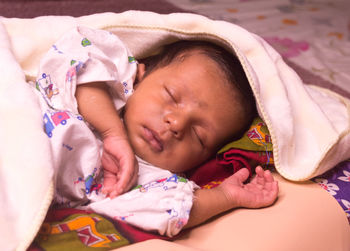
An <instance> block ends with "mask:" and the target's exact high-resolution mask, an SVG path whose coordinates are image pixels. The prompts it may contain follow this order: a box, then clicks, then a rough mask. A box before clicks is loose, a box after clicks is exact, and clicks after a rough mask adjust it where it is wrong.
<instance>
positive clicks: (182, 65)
mask: <svg viewBox="0 0 350 251" xmlns="http://www.w3.org/2000/svg"><path fill="white" fill-rule="evenodd" d="M224 81H225V80H224V76H223V74H222V72H221V71H220V70H219V68H218V66H217V65H216V63H214V62H213V61H212V60H211V59H209V58H208V57H207V56H205V55H202V54H199V53H195V54H193V55H191V56H188V57H186V58H185V59H184V60H183V61H181V62H179V61H175V62H173V63H171V64H170V65H168V66H166V67H161V68H159V69H156V70H154V71H153V72H152V73H150V74H149V75H147V76H146V77H145V78H144V79H142V81H141V82H140V83H139V84H138V86H137V88H136V90H135V92H134V94H133V95H132V96H131V97H130V98H129V100H128V101H127V104H126V107H125V114H124V122H125V125H126V129H127V133H128V136H129V139H130V143H131V145H132V147H133V149H134V151H135V154H136V155H138V156H139V157H141V158H142V159H144V160H146V161H148V162H150V163H151V164H153V165H155V166H158V167H160V168H163V169H167V170H170V171H172V172H175V173H176V172H183V171H187V170H189V169H190V168H192V167H195V166H197V165H199V164H201V163H202V162H204V161H205V160H207V159H208V158H209V157H210V156H211V155H212V154H214V153H215V151H216V150H217V148H218V147H219V146H220V145H221V144H222V143H223V142H224V141H226V140H227V139H230V137H232V136H233V135H234V133H235V132H236V131H237V128H238V127H239V126H238V124H239V123H240V115H239V112H238V111H237V108H236V106H235V101H234V92H233V90H232V89H231V88H230V87H229V86H228V84H224V83H223V82H224Z"/></svg>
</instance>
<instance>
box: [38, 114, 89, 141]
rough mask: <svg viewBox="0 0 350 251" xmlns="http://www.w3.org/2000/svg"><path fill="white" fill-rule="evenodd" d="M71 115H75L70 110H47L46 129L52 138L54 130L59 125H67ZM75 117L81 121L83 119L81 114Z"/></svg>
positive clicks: (45, 117)
mask: <svg viewBox="0 0 350 251" xmlns="http://www.w3.org/2000/svg"><path fill="white" fill-rule="evenodd" d="M71 117H73V116H72V114H70V113H69V112H68V111H55V110H47V111H46V112H45V113H44V116H43V121H44V131H45V133H46V134H47V136H49V138H51V137H52V132H53V130H54V129H55V128H56V127H57V126H59V125H66V124H67V121H68V120H69V119H70V118H71ZM74 117H75V118H77V119H78V120H80V121H83V117H82V116H81V115H76V116H74Z"/></svg>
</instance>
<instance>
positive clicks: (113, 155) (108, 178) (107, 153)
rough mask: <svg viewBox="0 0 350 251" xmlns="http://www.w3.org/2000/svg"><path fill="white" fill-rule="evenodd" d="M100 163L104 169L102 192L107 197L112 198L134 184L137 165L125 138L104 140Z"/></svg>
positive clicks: (114, 137) (115, 137)
mask: <svg viewBox="0 0 350 251" xmlns="http://www.w3.org/2000/svg"><path fill="white" fill-rule="evenodd" d="M101 161H102V166H103V169H104V181H103V189H102V192H103V193H105V194H106V195H107V196H109V197H111V198H114V197H116V196H118V195H120V194H122V193H124V192H126V191H128V190H129V189H130V188H131V187H132V186H133V185H134V184H135V182H136V180H137V174H138V163H137V160H136V158H135V155H134V152H133V150H132V149H131V146H130V144H129V141H128V140H127V138H124V137H117V136H110V137H106V138H104V140H103V153H102V160H101Z"/></svg>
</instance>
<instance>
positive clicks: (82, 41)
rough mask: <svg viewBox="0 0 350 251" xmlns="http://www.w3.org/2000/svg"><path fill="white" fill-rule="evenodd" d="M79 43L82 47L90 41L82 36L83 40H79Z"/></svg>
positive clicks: (89, 43)
mask: <svg viewBox="0 0 350 251" xmlns="http://www.w3.org/2000/svg"><path fill="white" fill-rule="evenodd" d="M81 45H82V46H83V47H86V46H89V45H91V42H90V40H89V39H87V38H83V40H81Z"/></svg>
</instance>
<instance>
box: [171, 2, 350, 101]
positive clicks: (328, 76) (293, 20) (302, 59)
mask: <svg viewBox="0 0 350 251" xmlns="http://www.w3.org/2000/svg"><path fill="white" fill-rule="evenodd" d="M168 2H171V3H172V4H174V5H176V6H178V7H180V8H183V9H185V10H188V11H192V12H195V13H198V14H201V15H205V16H207V17H209V18H212V19H218V20H225V21H228V22H231V23H235V24H237V25H240V26H242V27H243V28H246V29H247V30H249V31H251V32H253V33H256V34H258V35H259V36H262V37H263V38H264V39H265V40H267V41H268V42H269V43H270V44H271V45H272V46H273V47H274V48H275V49H276V50H277V51H278V52H279V53H280V54H281V55H282V56H283V57H284V58H285V59H287V61H290V62H292V63H294V64H297V65H298V66H299V67H302V68H304V69H306V70H308V71H310V72H312V73H314V74H315V75H318V76H320V77H321V78H322V79H324V80H326V81H329V82H331V83H333V84H334V85H335V86H336V88H335V89H338V88H340V89H341V90H342V91H345V92H347V94H348V95H346V96H349V95H350V87H349V83H350V71H349V66H350V15H349V10H350V1H347V0H283V1H281V0H267V1H260V0H168ZM342 94H344V93H342Z"/></svg>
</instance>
